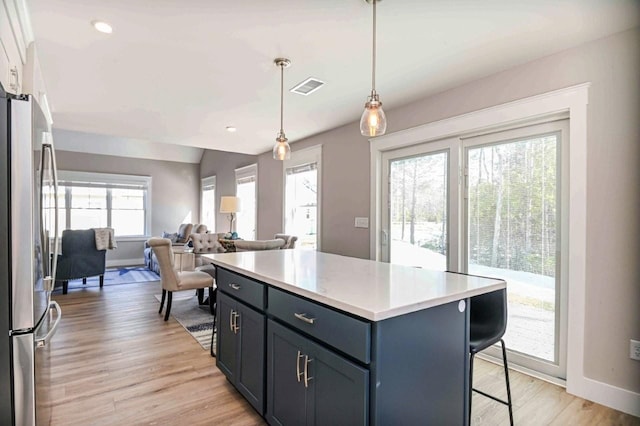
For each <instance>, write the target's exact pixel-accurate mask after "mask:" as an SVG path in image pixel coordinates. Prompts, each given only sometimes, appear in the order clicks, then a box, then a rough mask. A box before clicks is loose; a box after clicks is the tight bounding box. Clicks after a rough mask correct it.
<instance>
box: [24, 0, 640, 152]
mask: <svg viewBox="0 0 640 426" xmlns="http://www.w3.org/2000/svg"><path fill="white" fill-rule="evenodd" d="M28 6H29V9H30V13H31V18H32V25H33V29H34V33H35V38H36V44H37V48H38V54H39V56H40V62H41V67H42V72H43V75H44V80H45V84H46V86H47V90H48V96H49V99H50V103H51V106H52V110H53V119H54V126H55V127H57V128H59V129H67V130H75V131H80V132H89V133H98V134H104V135H111V136H118V137H124V138H134V139H142V140H147V141H150V142H154V143H155V142H162V143H171V144H178V145H185V146H191V147H198V148H208V149H217V150H223V151H235V152H242V153H248V154H258V153H261V152H265V151H268V150H270V149H271V147H272V146H273V144H274V141H275V137H276V133H277V131H278V129H279V91H280V77H279V69H278V68H277V67H276V66H275V65H274V64H273V59H274V58H276V57H281V56H284V57H287V58H289V59H291V61H292V66H291V67H290V68H288V69H286V70H285V76H284V77H285V89H286V90H288V89H289V88H291V87H293V86H294V85H295V84H297V83H298V82H300V81H302V80H304V79H306V78H307V77H309V76H313V77H317V78H319V79H321V80H323V81H325V82H326V83H327V84H326V85H325V86H324V87H323V88H321V89H320V90H318V91H317V92H315V93H313V94H312V95H310V96H308V97H305V96H300V95H296V94H292V93H290V92H285V117H284V129H285V132H286V134H287V137H288V138H289V140H290V141H292V142H295V141H296V140H300V139H302V138H305V137H308V136H310V135H313V134H316V133H320V132H323V131H326V130H329V129H332V128H335V127H337V126H340V125H343V124H346V123H349V122H353V121H356V120H358V119H359V117H360V114H361V111H362V109H363V106H364V102H365V100H366V97H367V95H368V93H369V91H370V89H371V12H372V10H371V6H370V5H369V4H367V3H365V2H364V1H363V0H322V1H320V0H268V1H265V0H231V1H223V0H217V1H212V0H135V1H133V0H109V1H104V0H29V1H28ZM639 18H640V2H639V1H637V0H528V1H525V0H485V1H478V0H456V1H453V0H384V1H382V2H381V3H379V4H378V68H377V84H376V88H377V90H378V92H379V93H380V96H381V100H382V101H383V103H384V107H385V109H386V110H389V109H392V108H395V107H397V106H399V105H403V104H406V103H409V102H411V101H415V100H417V99H419V98H423V97H425V96H427V95H429V94H433V93H437V92H440V91H443V90H446V89H448V88H451V87H455V86H458V85H460V84H463V83H465V82H468V81H472V80H475V79H478V78H480V77H483V76H486V75H489V74H493V73H495V72H498V71H500V70H504V69H507V68H510V67H512V66H514V65H517V64H520V63H524V62H527V61H530V60H533V59H536V58H539V57H542V56H546V55H549V54H552V53H555V52H558V51H561V50H564V49H567V48H570V47H573V46H576V45H579V44H582V43H584V42H586V41H589V40H594V39H597V38H601V37H604V36H606V35H609V34H613V33H616V32H619V31H622V30H625V29H629V28H632V27H635V26H637V25H639V24H640V19H639ZM95 19H99V20H104V21H107V22H109V23H110V24H111V25H112V26H113V34H111V35H105V34H101V33H98V32H97V31H95V30H94V29H93V27H92V26H91V25H90V22H91V21H92V20H95ZM230 125H231V126H236V127H237V128H238V131H237V132H236V133H228V132H226V131H225V127H226V126H230ZM357 131H358V129H357V125H355V128H354V132H357Z"/></svg>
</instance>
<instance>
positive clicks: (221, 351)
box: [216, 291, 237, 383]
mask: <svg viewBox="0 0 640 426" xmlns="http://www.w3.org/2000/svg"><path fill="white" fill-rule="evenodd" d="M217 304H218V305H217V311H218V318H217V319H218V328H217V332H218V336H217V339H218V340H217V345H216V365H217V366H218V368H219V369H220V370H221V371H222V372H223V373H224V375H225V376H227V379H229V381H231V383H235V380H236V378H235V374H236V360H237V357H236V355H237V347H236V341H237V339H236V334H235V332H234V331H233V329H232V324H233V321H234V317H233V316H234V315H235V312H237V311H236V304H237V302H236V301H234V300H233V299H231V298H230V297H229V296H227V295H225V294H224V293H222V292H220V291H219V292H218V300H217Z"/></svg>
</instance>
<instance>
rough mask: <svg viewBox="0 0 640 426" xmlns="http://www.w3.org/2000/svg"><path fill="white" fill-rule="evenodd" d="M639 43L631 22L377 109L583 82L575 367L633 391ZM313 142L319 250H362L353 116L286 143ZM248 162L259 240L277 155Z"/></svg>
mask: <svg viewBox="0 0 640 426" xmlns="http://www.w3.org/2000/svg"><path fill="white" fill-rule="evenodd" d="M639 46H640V29H639V28H636V29H634V30H630V31H626V32H623V33H619V34H616V35H613V36H610V37H607V38H604V39H601V40H597V41H594V42H590V43H587V44H584V45H582V46H579V47H576V48H573V49H569V50H566V51H564V52H560V53H558V54H555V55H552V56H548V57H545V58H541V59H539V60H536V61H532V62H530V63H526V64H523V65H520V66H517V67H515V68H512V69H509V70H506V71H504V72H500V73H497V74H494V75H491V76H488V77H486V78H483V79H480V80H477V81H474V82H471V83H468V84H465V85H462V86H459V87H457V88H454V89H451V90H447V91H445V92H443V93H440V94H436V95H434V96H430V97H428V98H426V99H422V100H420V101H418V102H415V103H412V104H409V105H406V106H403V107H399V108H395V109H389V110H387V117H388V122H389V127H388V130H387V133H392V132H395V131H399V130H403V129H407V128H411V127H415V126H418V125H422V124H425V123H430V122H434V121H438V120H441V119H444V118H448V117H454V116H458V115H461V114H464V113H467V112H472V111H477V110H480V109H483V108H487V107H491V106H495V105H499V104H502V103H505V102H509V101H513V100H517V99H522V98H525V97H529V96H534V95H538V94H542V93H546V92H549V91H552V90H556V89H561V88H564V87H569V86H573V85H576V84H580V83H584V82H591V88H590V89H589V105H588V127H587V131H588V135H587V138H588V139H587V156H588V160H587V168H588V172H587V247H586V251H587V270H586V276H587V283H586V298H587V300H586V315H587V319H586V324H585V327H586V335H585V347H584V351H585V367H584V369H585V371H584V373H585V376H586V377H588V378H592V379H594V380H596V381H598V382H602V383H606V384H609V385H612V386H615V387H619V388H622V389H625V390H629V391H632V392H635V393H636V394H637V393H640V362H638V361H633V360H631V359H629V339H630V338H635V339H640V316H639V315H638V304H639V303H640V283H639V282H638V276H640V262H638V253H640V161H639V160H640V124H639V123H640V48H639ZM470 66H472V64H470ZM425 78H429V76H428V75H425ZM320 143H321V144H322V145H323V168H324V169H323V178H322V179H323V182H322V194H321V196H322V199H323V207H322V230H323V231H322V236H321V238H322V247H323V251H326V252H332V253H338V254H344V255H350V256H357V257H362V258H367V257H369V233H368V230H366V229H355V228H354V217H355V216H368V209H369V198H370V197H369V145H368V142H367V140H366V139H365V138H363V137H361V136H360V133H359V129H358V123H357V122H354V123H351V124H349V125H347V126H343V127H340V128H337V129H334V130H331V131H329V132H326V133H323V134H320V135H316V136H314V137H311V138H308V139H305V140H303V141H300V142H296V143H293V144H292V149H293V150H297V149H302V148H305V147H308V146H312V145H316V144H320ZM258 165H259V170H260V172H259V173H260V180H259V193H260V200H261V204H260V210H259V217H258V226H259V230H260V232H259V237H260V238H266V237H267V236H268V235H269V234H271V233H272V231H273V230H276V229H279V228H280V227H281V224H282V197H283V194H282V186H283V183H282V172H281V168H282V163H281V162H278V161H274V160H272V159H271V153H270V152H266V153H264V154H261V155H260V156H259V157H258ZM267 199H268V204H267V202H266V201H265V200H267ZM569 304H571V301H569Z"/></svg>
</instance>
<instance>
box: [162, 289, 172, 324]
mask: <svg viewBox="0 0 640 426" xmlns="http://www.w3.org/2000/svg"><path fill="white" fill-rule="evenodd" d="M167 293H169V295H168V296H167V310H166V311H165V312H164V320H165V321H169V314H170V313H171V299H172V298H173V292H172V291H167Z"/></svg>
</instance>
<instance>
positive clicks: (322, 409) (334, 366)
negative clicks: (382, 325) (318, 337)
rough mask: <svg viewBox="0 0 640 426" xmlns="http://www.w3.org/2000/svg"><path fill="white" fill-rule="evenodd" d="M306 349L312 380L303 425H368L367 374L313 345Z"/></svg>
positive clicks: (350, 363)
mask: <svg viewBox="0 0 640 426" xmlns="http://www.w3.org/2000/svg"><path fill="white" fill-rule="evenodd" d="M308 346H309V349H308V353H309V358H310V360H311V361H309V362H308V366H307V369H308V376H309V377H311V379H310V382H309V388H308V389H307V393H308V395H307V397H308V399H309V404H308V410H307V421H306V424H307V425H332V426H333V425H349V426H350V425H366V424H368V421H369V371H368V370H366V369H364V368H362V367H360V366H358V365H356V364H354V363H352V362H350V361H347V360H346V359H345V358H342V357H341V356H339V355H336V354H335V353H333V352H331V351H329V350H327V349H324V348H323V347H321V346H319V345H317V344H315V343H311V342H309V344H308ZM301 364H302V367H304V362H301Z"/></svg>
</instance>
